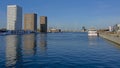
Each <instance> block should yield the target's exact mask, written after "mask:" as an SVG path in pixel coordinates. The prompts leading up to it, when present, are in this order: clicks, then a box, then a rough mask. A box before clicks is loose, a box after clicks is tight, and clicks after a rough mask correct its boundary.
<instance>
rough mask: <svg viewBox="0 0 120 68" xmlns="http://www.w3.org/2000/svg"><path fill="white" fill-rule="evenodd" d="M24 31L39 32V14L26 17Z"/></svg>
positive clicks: (26, 15)
mask: <svg viewBox="0 0 120 68" xmlns="http://www.w3.org/2000/svg"><path fill="white" fill-rule="evenodd" d="M24 30H27V31H37V14H35V13H33V14H25V15H24Z"/></svg>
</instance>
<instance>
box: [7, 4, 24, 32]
mask: <svg viewBox="0 0 120 68" xmlns="http://www.w3.org/2000/svg"><path fill="white" fill-rule="evenodd" d="M7 30H22V8H21V7H20V6H18V5H8V6H7Z"/></svg>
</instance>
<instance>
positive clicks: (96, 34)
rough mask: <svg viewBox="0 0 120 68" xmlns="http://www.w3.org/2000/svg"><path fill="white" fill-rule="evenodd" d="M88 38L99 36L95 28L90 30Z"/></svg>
mask: <svg viewBox="0 0 120 68" xmlns="http://www.w3.org/2000/svg"><path fill="white" fill-rule="evenodd" d="M88 36H98V33H97V30H96V29H95V28H91V29H89V30H88Z"/></svg>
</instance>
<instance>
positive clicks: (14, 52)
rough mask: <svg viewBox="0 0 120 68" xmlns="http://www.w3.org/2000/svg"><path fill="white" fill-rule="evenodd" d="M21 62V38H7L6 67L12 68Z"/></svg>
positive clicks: (14, 36)
mask: <svg viewBox="0 0 120 68" xmlns="http://www.w3.org/2000/svg"><path fill="white" fill-rule="evenodd" d="M19 62H22V53H21V36H17V35H10V36H6V66H7V67H11V66H14V65H17V63H19ZM19 65H20V64H18V65H17V66H19Z"/></svg>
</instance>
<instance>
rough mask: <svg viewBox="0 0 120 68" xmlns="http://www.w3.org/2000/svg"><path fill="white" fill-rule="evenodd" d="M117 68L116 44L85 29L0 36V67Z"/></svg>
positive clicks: (119, 52)
mask: <svg viewBox="0 0 120 68" xmlns="http://www.w3.org/2000/svg"><path fill="white" fill-rule="evenodd" d="M4 67H10V68H120V47H119V46H118V45H115V44H113V43H110V42H108V41H106V40H104V39H102V38H100V37H88V36H87V33H48V34H36V35H35V34H30V35H7V36H0V68H4Z"/></svg>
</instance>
